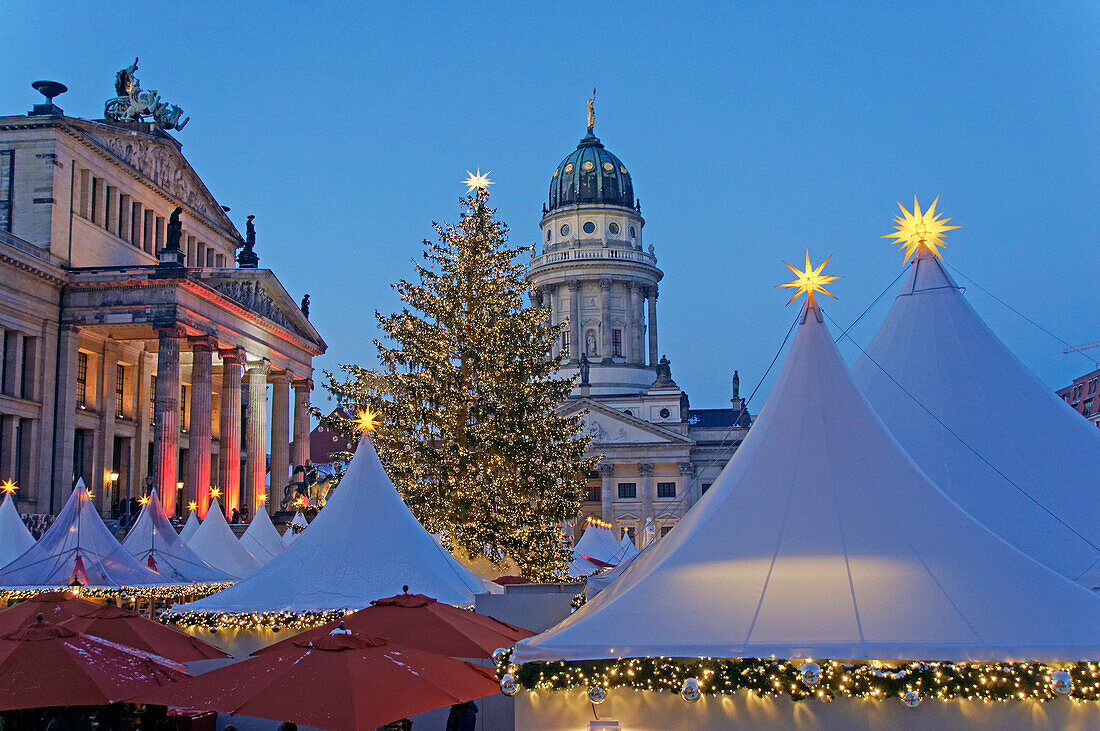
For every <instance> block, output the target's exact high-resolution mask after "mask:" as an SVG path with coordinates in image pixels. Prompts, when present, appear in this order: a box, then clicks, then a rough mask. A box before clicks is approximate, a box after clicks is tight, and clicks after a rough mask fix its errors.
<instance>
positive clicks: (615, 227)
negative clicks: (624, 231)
mask: <svg viewBox="0 0 1100 731" xmlns="http://www.w3.org/2000/svg"><path fill="white" fill-rule="evenodd" d="M607 230H608V231H610V232H611V235H612V236H618V235H619V224H617V223H615V222H614V221H612V222H611V223H609V224H607Z"/></svg>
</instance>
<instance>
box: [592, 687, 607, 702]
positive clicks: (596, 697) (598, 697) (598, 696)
mask: <svg viewBox="0 0 1100 731" xmlns="http://www.w3.org/2000/svg"><path fill="white" fill-rule="evenodd" d="M588 700H590V701H592V702H593V703H603V702H604V701H605V700H607V691H606V690H604V689H603V688H601V687H600V686H598V685H593V686H592V687H591V688H589V689H588Z"/></svg>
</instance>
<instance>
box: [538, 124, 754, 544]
mask: <svg viewBox="0 0 1100 731" xmlns="http://www.w3.org/2000/svg"><path fill="white" fill-rule="evenodd" d="M593 122H594V119H592V118H591V117H590V119H589V127H588V133H587V134H586V135H585V137H584V138H583V139H581V141H580V143H579V144H578V145H577V148H576V149H575V150H573V151H572V152H570V153H569V155H567V156H566V157H565V159H564V160H562V161H561V163H560V164H559V165H558V166H557V167H556V168H555V169H554V172H553V174H552V175H551V178H550V194H549V200H548V202H547V204H546V205H544V206H543V216H542V223H541V229H542V231H541V234H542V235H541V241H542V245H541V250H540V251H539V252H537V255H535V256H533V258H532V259H531V263H530V265H529V267H528V271H527V280H528V282H529V283H530V284H531V285H532V287H533V289H534V293H533V295H532V299H533V302H534V303H535V304H538V305H541V306H542V307H543V308H545V309H546V311H547V313H548V317H549V318H550V321H551V322H552V323H554V324H564V326H565V327H564V329H563V331H562V335H561V338H560V340H559V341H558V342H557V343H556V345H555V349H554V357H555V358H556V359H557V360H558V363H559V365H560V367H559V372H560V373H561V374H563V375H575V376H577V385H576V387H575V388H574V389H573V392H572V394H571V395H570V398H569V399H568V400H567V401H566V402H565V403H563V404H562V405H561V407H560V410H561V411H562V412H563V413H566V414H578V415H581V416H582V417H583V419H584V423H585V429H586V431H587V433H588V434H589V436H591V438H592V441H591V447H590V450H589V455H590V456H599V457H600V458H601V459H600V462H599V466H598V470H597V471H595V472H593V473H592V474H590V475H589V481H588V495H587V500H586V501H585V502H584V503H583V508H582V510H583V514H582V516H581V521H580V524H584V520H583V519H584V517H586V516H594V517H598V518H601V519H602V520H605V521H608V522H610V523H612V524H613V525H614V526H615V529H616V532H622V531H625V532H629V533H631V534H633V535H635V539H636V540H637V541H639V542H640V540H641V539H640V533H641V531H642V529H643V528H644V527H645V524H646V521H647V519H648V520H650V521H652V522H653V524H654V526H655V528H656V530H657V532H658V534H663V533H664V532H667V531H668V530H670V529H671V528H672V526H673V525H675V523H676V522H677V521H678V520H679V519H680V518H681V517H682V516H683V515H684V513H685V512H686V511H687V509H688V508H689V507H691V505H693V504H694V503H695V502H696V501H697V500H698V499H699V498H700V497H701V496H702V494H703V493H704V492H706V490H707V488H709V487H710V485H711V483H713V481H714V480H715V478H716V477H717V476H718V474H719V473H720V472H721V471H722V469H723V468H724V467H725V465H726V463H727V462H728V461H729V460H730V458H731V457H732V456H733V453H734V452H735V451H736V449H737V447H738V445H740V443H741V441H742V440H743V439H744V436H745V434H746V433H747V431H748V428H749V425H750V423H751V419H750V417H749V414H748V412H747V411H746V410H745V406H744V402H743V401H742V400H741V398H740V396H739V393H738V382H737V375H736V372H735V373H734V375H733V393H732V398H731V402H732V403H731V408H720V409H692V408H691V406H690V404H689V400H688V395H687V394H686V393H685V392H684V391H682V390H681V389H680V387H679V386H677V384H676V382H675V381H674V380H673V379H672V373H671V367H670V363H669V361H668V360H667V359H666V358H664V356H663V355H661V354H660V352H661V351H660V347H659V341H658V336H657V333H658V330H657V301H658V295H659V293H660V290H659V284H660V282H661V280H662V278H663V276H664V275H663V272H662V271H661V270H660V269H659V268H658V267H657V257H656V254H655V249H654V246H653V245H652V244H649V245H648V246H647V245H645V243H644V241H643V227H644V226H645V219H643V218H642V213H641V204H640V202H639V201H638V199H637V198H636V197H635V194H634V182H633V179H632V177H631V174H630V171H629V169H628V168H627V167H626V165H625V164H624V163H623V162H622V161H621V160H620V159H619V158H618V157H616V156H615V155H613V154H612V153H611V152H610V151H609V150H607V148H605V147H604V145H603V143H602V142H601V141H600V140H599V139H598V138H597V137H596V135H595V134H594V132H593ZM576 538H579V535H578V536H576Z"/></svg>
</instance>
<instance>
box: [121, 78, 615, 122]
mask: <svg viewBox="0 0 1100 731" xmlns="http://www.w3.org/2000/svg"><path fill="white" fill-rule="evenodd" d="M135 63H136V61H135ZM595 127H596V87H594V86H593V87H592V98H591V99H589V100H588V134H592V130H593V129H594V128H595Z"/></svg>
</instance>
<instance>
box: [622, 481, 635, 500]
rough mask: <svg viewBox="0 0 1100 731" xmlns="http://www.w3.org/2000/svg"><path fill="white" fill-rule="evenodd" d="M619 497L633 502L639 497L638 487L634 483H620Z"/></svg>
mask: <svg viewBox="0 0 1100 731" xmlns="http://www.w3.org/2000/svg"><path fill="white" fill-rule="evenodd" d="M619 497H620V498H621V499H623V500H632V499H634V498H636V497H638V485H637V483H634V482H620V483H619Z"/></svg>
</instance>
